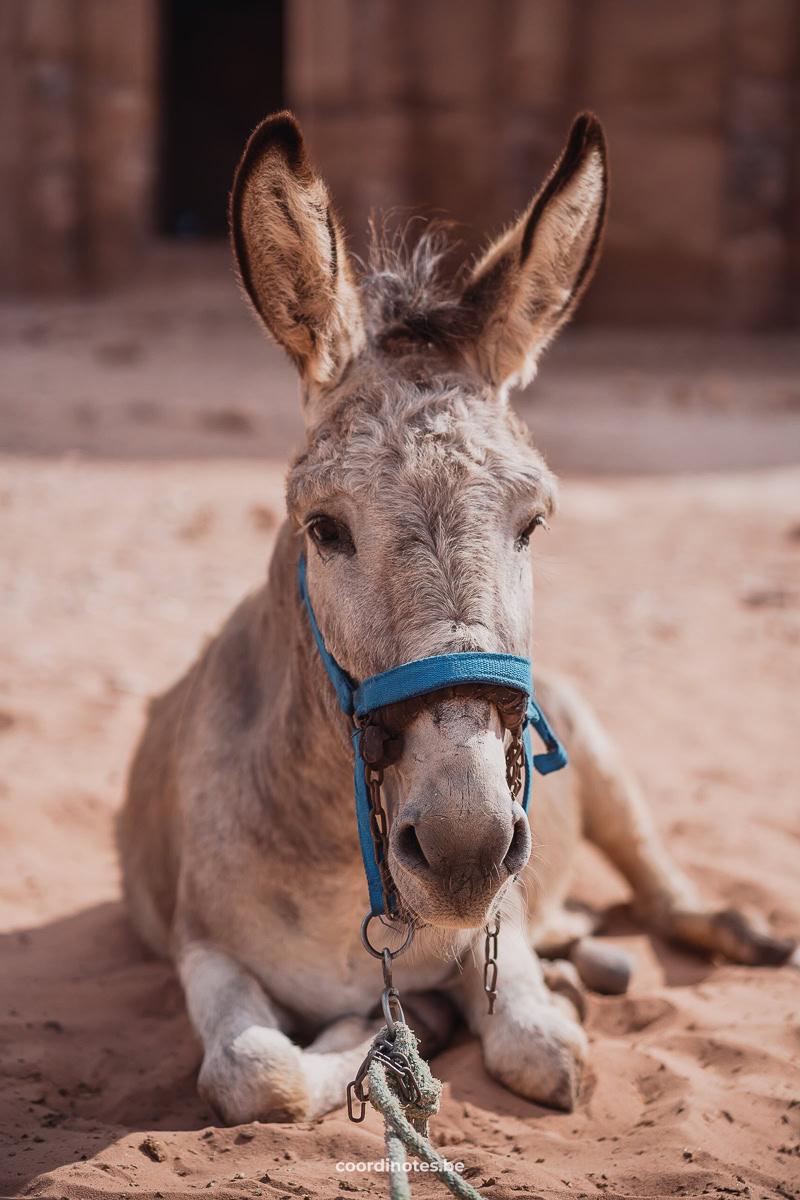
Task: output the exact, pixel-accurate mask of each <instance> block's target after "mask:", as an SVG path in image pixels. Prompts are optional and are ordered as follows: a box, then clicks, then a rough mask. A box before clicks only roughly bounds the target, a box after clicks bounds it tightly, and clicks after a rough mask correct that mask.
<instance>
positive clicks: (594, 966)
mask: <svg viewBox="0 0 800 1200" xmlns="http://www.w3.org/2000/svg"><path fill="white" fill-rule="evenodd" d="M569 957H570V960H571V962H573V963H574V964H575V966H576V968H577V970H578V974H579V975H580V977H581V979H582V980H583V982H584V983H585V984H586V986H587V987H588V988H591V990H592V991H593V992H600V993H601V995H603V996H621V995H622V994H623V992H627V990H628V984H629V983H630V981H631V975H632V974H633V968H634V961H633V956H632V955H631V954H628V952H627V951H626V950H616V949H615V948H614V947H613V946H609V945H607V944H606V943H605V942H601V941H598V940H597V938H590V937H587V938H581V939H580V941H578V942H576V943H575V945H574V946H573V947H572V948H571V950H570V952H569Z"/></svg>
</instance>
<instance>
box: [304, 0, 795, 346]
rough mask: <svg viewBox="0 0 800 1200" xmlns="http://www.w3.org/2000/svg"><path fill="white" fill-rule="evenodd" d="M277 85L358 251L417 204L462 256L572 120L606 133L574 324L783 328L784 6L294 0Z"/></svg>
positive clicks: (502, 217) (716, 1) (789, 231)
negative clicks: (374, 219)
mask: <svg viewBox="0 0 800 1200" xmlns="http://www.w3.org/2000/svg"><path fill="white" fill-rule="evenodd" d="M289 14H290V33H289V41H288V53H289V56H290V58H289V79H290V80H291V81H292V100H293V103H294V105H295V107H296V109H297V111H298V112H299V114H300V115H301V116H302V118H303V121H304V125H305V127H306V129H307V133H308V137H309V140H310V142H311V145H312V149H313V152H314V156H315V158H316V159H317V160H318V161H319V163H320V164H321V167H322V169H323V170H324V172H325V174H326V176H327V177H328V179H329V181H330V183H331V186H332V189H333V192H334V195H335V197H336V199H337V202H338V204H339V206H340V208H341V209H342V211H343V213H344V215H345V217H346V218H347V220H348V222H349V224H350V226H351V229H352V230H353V232H354V235H355V242H356V244H359V243H360V240H361V231H362V229H363V228H364V225H365V222H366V219H367V215H368V212H369V210H370V208H371V207H373V206H377V207H388V206H392V205H397V206H400V207H401V208H406V207H410V208H414V207H416V206H418V205H426V206H428V207H429V208H432V209H441V210H444V211H446V212H448V213H450V214H452V215H453V216H455V217H457V218H459V219H460V220H463V221H465V222H468V223H469V227H468V228H467V229H466V230H465V233H464V236H465V240H466V243H467V246H468V248H469V249H476V248H477V247H478V246H479V245H480V244H481V242H482V240H483V239H484V237H485V236H486V234H487V233H488V232H489V231H490V230H498V229H500V228H502V226H503V225H504V223H505V222H506V221H507V220H508V219H509V218H510V217H511V215H512V214H513V213H514V212H515V211H519V210H520V209H521V208H522V207H523V206H524V205H525V204H526V203H527V200H528V198H529V196H530V194H531V191H532V189H534V188H535V187H536V186H537V184H538V183H539V182H540V181H541V179H542V177H543V176H544V174H545V173H546V171H547V169H548V167H549V165H550V163H551V162H552V161H553V159H554V157H555V156H556V155H557V153H558V150H559V148H560V145H561V142H562V140H563V138H564V136H565V134H566V130H567V128H568V126H569V121H570V119H571V117H572V115H573V114H574V113H575V112H576V111H578V110H579V109H580V108H583V107H589V108H592V109H594V111H596V112H597V113H598V115H599V116H600V117H601V119H602V120H603V122H604V124H605V126H606V129H607V132H608V137H609V143H610V154H611V170H612V202H611V217H610V223H609V229H608V235H607V239H606V248H605V254H604V258H603V262H602V265H601V268H600V271H599V273H598V277H597V279H596V280H595V282H594V284H593V285H592V288H591V290H590V292H589V294H588V296H587V298H586V301H585V302H584V308H583V314H582V316H583V319H594V320H603V321H614V322H618V321H644V322H648V323H655V322H660V323H676V324H684V323H687V322H689V323H692V324H695V323H698V322H699V323H701V324H703V325H706V326H709V327H716V326H723V327H724V326H733V327H748V328H763V327H775V326H779V325H781V324H783V323H786V322H787V321H789V320H790V319H793V320H795V321H797V320H798V319H800V305H798V301H797V296H798V292H800V268H798V261H799V260H800V216H799V215H798V214H800V195H798V174H799V173H800V171H799V168H800V163H799V161H798V153H800V151H799V150H798V147H800V115H799V114H798V77H799V72H800V61H799V60H798V54H799V53H800V50H799V47H800V4H798V3H797V0H647V2H646V3H644V2H642V0H494V2H492V0H459V2H458V3H454V2H453V0H404V3H402V4H399V3H396V2H395V0H326V3H324V4H323V3H320V2H319V0H294V2H293V3H291V4H290V7H289Z"/></svg>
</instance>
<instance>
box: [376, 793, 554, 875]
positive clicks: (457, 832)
mask: <svg viewBox="0 0 800 1200" xmlns="http://www.w3.org/2000/svg"><path fill="white" fill-rule="evenodd" d="M514 808H515V809H516V814H515V813H512V812H509V813H508V815H507V816H505V815H504V816H500V815H499V814H496V813H492V814H490V815H489V814H487V817H486V819H484V820H480V819H476V818H475V815H474V814H471V815H470V817H469V818H467V819H464V820H456V821H453V820H442V818H441V817H440V816H438V815H436V814H431V815H430V816H427V815H426V816H420V817H417V818H416V819H415V820H406V821H402V820H401V821H399V822H398V825H397V828H396V829H395V830H394V831H393V837H392V843H393V845H392V849H393V852H394V858H395V861H396V862H398V863H399V864H400V866H402V867H403V868H404V869H405V870H406V871H408V872H409V874H411V875H413V876H415V877H416V878H417V879H418V880H420V881H421V882H423V883H426V884H428V885H431V884H433V885H439V886H443V885H444V886H445V887H446V888H447V889H448V890H460V889H461V888H464V887H471V888H473V889H475V888H481V887H483V886H485V885H486V884H487V883H489V882H494V883H495V884H499V883H502V882H503V880H504V879H505V878H506V876H507V875H516V874H517V872H518V871H521V870H522V868H523V867H524V866H525V863H526V862H527V861H528V857H529V855H530V849H531V838H530V829H529V827H528V821H527V818H526V817H525V814H524V813H523V812H522V810H521V809H520V808H519V806H518V805H514Z"/></svg>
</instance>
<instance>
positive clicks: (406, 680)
mask: <svg viewBox="0 0 800 1200" xmlns="http://www.w3.org/2000/svg"><path fill="white" fill-rule="evenodd" d="M297 580H298V585H299V588H300V595H301V596H302V598H303V602H304V604H305V606H306V611H307V612H308V618H309V621H310V622H311V632H312V633H313V635H314V641H315V642H316V643H317V648H318V650H319V652H320V656H321V658H322V662H323V664H324V666H325V670H326V671H327V673H328V678H329V679H330V681H331V683H332V684H333V686H334V688H335V690H336V695H337V698H338V700H339V705H340V707H341V709H342V711H343V712H344V713H346V714H347V715H348V716H349V717H354V718H356V720H358V721H361V720H362V719H363V718H364V717H367V716H369V714H370V713H372V712H374V711H375V709H377V708H382V707H383V706H384V705H386V704H396V703H397V702H398V701H400V700H410V699H412V697H414V696H424V695H426V694H427V693H428V692H435V691H437V690H438V689H439V688H445V687H452V686H453V685H454V684H458V683H486V684H493V685H495V686H501V687H508V688H514V689H515V690H516V691H520V692H524V693H525V695H526V696H527V697H528V705H527V710H526V714H525V719H524V723H523V732H522V744H523V748H524V751H525V784H524V788H523V793H522V807H523V809H524V810H525V812H526V813H527V811H528V804H529V803H530V795H531V775H532V771H533V770H534V769H535V770H536V771H538V772H539V774H540V775H549V774H550V772H551V771H558V770H560V769H561V767H565V766H566V765H567V754H566V751H565V750H564V747H563V746H562V745H561V743H560V742H559V740H558V738H557V737H556V736H555V734H554V733H553V731H552V729H551V728H550V726H549V725H548V723H547V719H546V717H545V715H544V713H543V712H542V710H541V709H540V708H539V705H538V704H537V703H536V700H535V699H534V694H533V676H532V673H531V660H530V659H529V658H522V657H521V656H520V655H517V654H488V653H486V654H484V653H472V652H470V653H464V654H436V655H434V656H433V657H431V658H417V659H415V660H414V661H413V662H408V663H403V664H402V666H399V667H392V668H391V669H390V670H388V671H382V672H381V673H380V674H379V675H371V676H370V677H369V678H368V679H365V680H363V682H362V683H360V684H357V683H354V682H353V680H352V679H351V678H350V676H349V675H348V674H347V672H346V671H344V670H342V668H341V667H340V666H339V663H338V662H337V661H336V659H335V658H334V657H333V655H332V654H331V653H330V651H329V650H328V648H327V646H326V645H325V641H324V638H323V637H322V634H321V633H320V630H319V626H318V625H317V621H316V617H315V616H314V609H313V608H312V606H311V599H310V597H309V595H308V586H307V583H306V560H305V555H303V554H301V555H300V561H299V562H298V565H297ZM531 729H535V730H536V733H537V734H538V736H539V737H540V738H541V740H542V742H543V743H544V745H545V748H546V752H545V753H544V754H534V753H533V749H532V746H531ZM360 735H361V730H360V728H359V729H356V730H355V732H354V733H353V746H354V750H355V795H356V819H357V822H358V837H359V841H360V843H361V856H362V858H363V860H364V871H365V872H366V876H367V886H368V888H369V902H370V910H371V912H372V913H373V915H375V916H378V915H380V914H381V913H382V912H383V898H382V895H383V893H382V888H381V877H380V871H379V869H378V864H377V863H376V861H375V850H374V846H373V841H372V834H371V832H370V823H369V814H370V802H369V793H368V791H367V783H366V776H365V769H364V768H365V763H364V760H363V758H362V757H361V746H360V742H361V736H360ZM387 915H388V914H387Z"/></svg>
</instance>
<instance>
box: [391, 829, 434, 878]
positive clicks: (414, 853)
mask: <svg viewBox="0 0 800 1200" xmlns="http://www.w3.org/2000/svg"><path fill="white" fill-rule="evenodd" d="M395 853H396V854H397V855H398V857H399V859H400V861H401V862H402V864H403V866H404V867H406V869H407V870H409V871H422V870H428V868H429V863H428V860H427V858H426V857H425V852H424V850H423V849H422V846H420V844H419V838H418V837H417V831H416V829H415V828H414V826H413V825H411V824H408V825H403V827H402V828H401V829H398V831H397V838H396V842H395Z"/></svg>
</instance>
